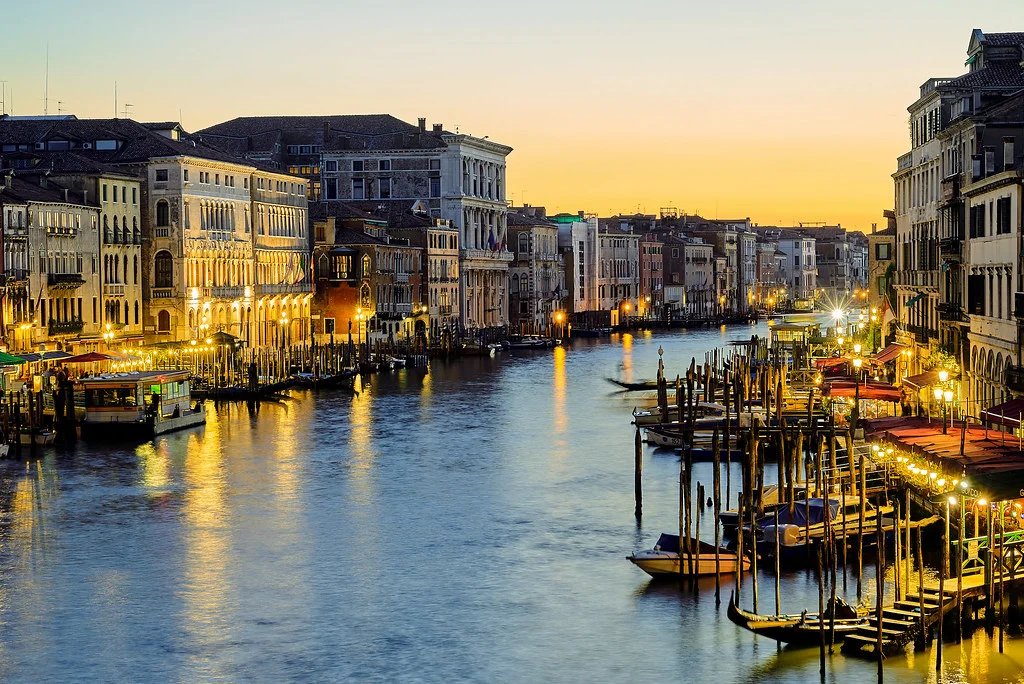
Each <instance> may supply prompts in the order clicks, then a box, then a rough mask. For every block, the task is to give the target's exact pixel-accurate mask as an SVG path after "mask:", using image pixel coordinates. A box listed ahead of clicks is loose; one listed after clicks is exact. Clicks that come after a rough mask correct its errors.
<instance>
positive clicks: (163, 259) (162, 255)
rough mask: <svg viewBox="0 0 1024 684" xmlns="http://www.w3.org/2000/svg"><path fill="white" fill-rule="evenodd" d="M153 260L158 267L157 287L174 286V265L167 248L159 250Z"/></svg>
mask: <svg viewBox="0 0 1024 684" xmlns="http://www.w3.org/2000/svg"><path fill="white" fill-rule="evenodd" d="M153 261H154V266H155V267H156V284H155V287H174V265H173V262H172V261H171V253H170V252H168V251H167V250H162V251H160V252H157V253H156V256H155V257H154V258H153Z"/></svg>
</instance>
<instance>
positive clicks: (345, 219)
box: [313, 203, 427, 343]
mask: <svg viewBox="0 0 1024 684" xmlns="http://www.w3.org/2000/svg"><path fill="white" fill-rule="evenodd" d="M319 211H326V212H330V213H331V215H328V216H318V217H317V219H316V220H315V221H314V235H315V243H314V252H313V264H314V269H315V278H316V284H317V288H316V298H315V305H314V312H313V315H314V316H319V319H317V320H321V321H322V322H323V327H322V328H320V330H322V333H321V334H323V335H324V336H325V339H324V340H323V341H326V342H329V341H331V340H332V339H334V337H333V336H334V335H336V334H339V333H349V332H352V333H353V336H354V341H362V342H388V343H412V342H414V341H416V340H419V341H420V342H423V343H425V342H426V341H427V340H426V335H427V331H426V326H427V316H426V313H427V307H426V306H425V305H424V304H423V293H422V287H421V286H422V273H423V252H424V249H423V248H422V247H417V246H415V245H412V244H411V243H410V240H408V239H407V238H399V237H392V236H391V235H390V234H389V233H388V221H387V218H386V216H383V215H380V216H378V215H374V214H372V213H369V212H366V211H363V210H361V209H358V208H356V207H353V206H350V205H347V204H344V203H339V204H333V205H330V206H326V207H324V206H322V207H319V208H318V212H319ZM353 325H354V326H355V328H354V331H353V327H352V326H353Z"/></svg>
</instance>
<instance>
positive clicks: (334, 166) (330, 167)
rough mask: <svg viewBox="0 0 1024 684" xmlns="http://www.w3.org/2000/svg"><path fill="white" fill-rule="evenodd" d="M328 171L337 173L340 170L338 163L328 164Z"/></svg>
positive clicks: (331, 162)
mask: <svg viewBox="0 0 1024 684" xmlns="http://www.w3.org/2000/svg"><path fill="white" fill-rule="evenodd" d="M327 170H328V171H337V170H338V162H336V161H329V162H327Z"/></svg>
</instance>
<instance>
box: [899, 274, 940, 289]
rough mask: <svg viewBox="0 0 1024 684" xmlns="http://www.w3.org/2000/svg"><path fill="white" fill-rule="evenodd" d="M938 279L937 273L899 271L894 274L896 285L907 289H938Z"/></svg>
mask: <svg viewBox="0 0 1024 684" xmlns="http://www.w3.org/2000/svg"><path fill="white" fill-rule="evenodd" d="M938 279H939V273H938V271H899V272H898V273H897V274H896V284H897V285H907V286H909V287H938V285H937V283H938Z"/></svg>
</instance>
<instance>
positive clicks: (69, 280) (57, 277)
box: [46, 273, 85, 290]
mask: <svg viewBox="0 0 1024 684" xmlns="http://www.w3.org/2000/svg"><path fill="white" fill-rule="evenodd" d="M46 284H47V285H48V286H49V287H51V288H53V289H56V290H75V289H78V288H80V287H81V286H82V285H85V278H83V277H82V274H81V273H47V274H46Z"/></svg>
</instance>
